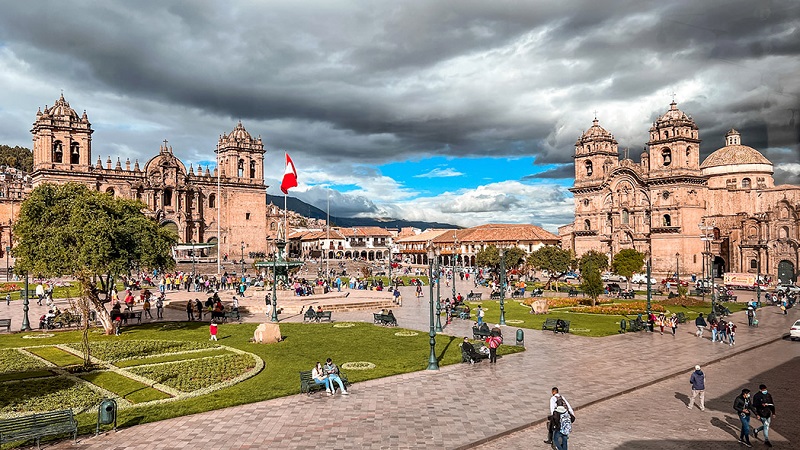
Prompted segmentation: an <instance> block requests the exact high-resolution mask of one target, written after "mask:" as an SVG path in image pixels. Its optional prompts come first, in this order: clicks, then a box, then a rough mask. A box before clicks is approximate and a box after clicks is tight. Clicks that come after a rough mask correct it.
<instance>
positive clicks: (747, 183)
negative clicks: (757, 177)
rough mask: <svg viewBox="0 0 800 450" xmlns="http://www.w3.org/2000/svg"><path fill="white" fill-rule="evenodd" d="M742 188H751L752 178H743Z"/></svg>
mask: <svg viewBox="0 0 800 450" xmlns="http://www.w3.org/2000/svg"><path fill="white" fill-rule="evenodd" d="M742 189H750V178H742Z"/></svg>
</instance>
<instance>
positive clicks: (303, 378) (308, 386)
mask: <svg viewBox="0 0 800 450" xmlns="http://www.w3.org/2000/svg"><path fill="white" fill-rule="evenodd" d="M339 378H341V379H342V384H343V385H344V388H345V389H349V388H350V382H349V381H347V375H345V374H343V373H341V372H339ZM338 386H339V383H336V382H333V383H332V385H331V388H332V389H333V390H334V392H335V391H336V389H337V388H338ZM322 390H325V385H324V384H317V383H316V382H315V381H314V378H313V377H312V376H311V371H310V370H305V371H302V372H300V393H301V394H309V395H311V393H313V392H315V391H322Z"/></svg>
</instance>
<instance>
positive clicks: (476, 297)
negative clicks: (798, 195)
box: [467, 292, 483, 300]
mask: <svg viewBox="0 0 800 450" xmlns="http://www.w3.org/2000/svg"><path fill="white" fill-rule="evenodd" d="M482 296H483V293H482V292H470V293H469V294H467V300H480V299H481V297H482Z"/></svg>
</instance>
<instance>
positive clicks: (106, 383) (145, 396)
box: [80, 372, 171, 403]
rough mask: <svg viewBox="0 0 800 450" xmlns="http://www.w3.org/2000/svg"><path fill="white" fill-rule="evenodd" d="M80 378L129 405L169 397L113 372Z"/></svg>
mask: <svg viewBox="0 0 800 450" xmlns="http://www.w3.org/2000/svg"><path fill="white" fill-rule="evenodd" d="M80 377H81V378H83V379H84V380H86V381H88V382H90V383H92V384H96V385H97V386H100V387H102V388H104V389H108V390H109V391H111V392H113V393H115V394H117V395H119V396H120V397H122V398H124V399H126V400H128V401H130V402H131V403H143V402H149V401H150V400H161V399H163V398H170V397H171V396H170V395H169V394H166V393H164V392H161V391H159V390H158V389H153V388H151V387H149V386H147V385H145V384H143V383H140V382H138V381H136V380H132V379H130V378H128V377H126V376H123V375H120V374H118V373H115V372H95V373H88V374H85V375H81V376H80Z"/></svg>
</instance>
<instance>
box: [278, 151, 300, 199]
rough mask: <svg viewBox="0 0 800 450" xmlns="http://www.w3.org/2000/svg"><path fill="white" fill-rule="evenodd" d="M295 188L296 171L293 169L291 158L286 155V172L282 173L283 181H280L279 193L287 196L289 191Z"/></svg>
mask: <svg viewBox="0 0 800 450" xmlns="http://www.w3.org/2000/svg"><path fill="white" fill-rule="evenodd" d="M293 187H297V169H295V168H294V163H293V162H292V158H289V154H288V153H286V171H285V172H284V173H283V181H281V191H283V193H284V194H287V195H288V194H289V189H290V188H293Z"/></svg>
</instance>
